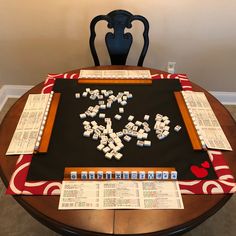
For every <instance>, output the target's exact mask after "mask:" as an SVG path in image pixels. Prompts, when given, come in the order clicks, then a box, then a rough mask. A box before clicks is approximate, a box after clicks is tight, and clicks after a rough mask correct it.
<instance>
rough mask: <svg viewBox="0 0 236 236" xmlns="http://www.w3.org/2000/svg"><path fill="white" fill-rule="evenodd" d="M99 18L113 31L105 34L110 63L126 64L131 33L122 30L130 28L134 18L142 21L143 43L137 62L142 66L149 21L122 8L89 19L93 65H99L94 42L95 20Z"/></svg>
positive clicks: (147, 41) (146, 45) (131, 40)
mask: <svg viewBox="0 0 236 236" xmlns="http://www.w3.org/2000/svg"><path fill="white" fill-rule="evenodd" d="M101 20H105V21H107V22H108V24H107V27H108V28H109V29H111V28H113V29H114V33H112V32H108V33H107V34H106V36H105V42H106V46H107V49H108V53H109V56H110V59H111V64H112V65H125V64H126V59H127V56H128V54H129V50H130V47H131V44H132V42H133V37H132V34H131V33H125V32H124V31H125V28H129V29H130V28H131V27H132V22H133V21H134V20H139V21H141V22H142V23H143V25H144V31H143V39H144V44H143V48H142V51H141V54H140V56H139V60H138V64H137V65H138V66H142V65H143V61H144V58H145V56H146V53H147V49H148V45H149V38H148V32H149V23H148V21H147V19H146V18H145V17H143V16H140V15H132V14H131V13H130V12H128V11H124V10H115V11H112V12H110V13H109V14H107V15H99V16H96V17H95V18H93V20H92V21H91V23H90V39H89V44H90V50H91V53H92V56H93V60H94V63H95V66H99V65H100V62H99V59H98V55H97V51H96V49H95V44H94V41H95V37H96V32H95V26H96V24H97V22H98V21H101Z"/></svg>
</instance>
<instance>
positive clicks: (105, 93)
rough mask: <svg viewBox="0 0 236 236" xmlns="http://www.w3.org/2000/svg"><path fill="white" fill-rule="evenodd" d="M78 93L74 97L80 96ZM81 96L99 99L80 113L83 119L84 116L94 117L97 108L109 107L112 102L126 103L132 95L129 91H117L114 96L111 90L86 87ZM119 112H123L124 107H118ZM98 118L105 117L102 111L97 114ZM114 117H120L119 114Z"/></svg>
mask: <svg viewBox="0 0 236 236" xmlns="http://www.w3.org/2000/svg"><path fill="white" fill-rule="evenodd" d="M80 96H81V95H80V93H76V94H75V97H76V98H80ZM82 97H89V99H91V100H99V101H98V104H97V105H96V106H94V107H92V106H90V107H89V108H88V109H87V110H86V111H85V112H84V113H82V114H80V118H81V119H84V118H86V117H95V116H96V115H97V114H98V113H99V110H105V109H106V108H111V106H112V104H113V103H114V102H117V103H119V104H120V105H121V106H125V105H127V102H128V99H130V98H132V97H133V95H132V93H130V92H129V91H124V92H119V93H118V94H117V95H116V96H115V95H114V94H113V91H112V90H105V89H103V90H101V91H100V90H98V89H95V90H91V89H90V88H86V91H84V92H83V93H82ZM119 113H124V108H123V107H120V109H119ZM99 118H105V114H104V113H100V114H99ZM116 119H117V120H119V119H121V115H119V114H117V116H116Z"/></svg>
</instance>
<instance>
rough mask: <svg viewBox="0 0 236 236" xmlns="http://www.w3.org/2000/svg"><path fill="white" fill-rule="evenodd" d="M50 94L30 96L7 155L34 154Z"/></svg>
mask: <svg viewBox="0 0 236 236" xmlns="http://www.w3.org/2000/svg"><path fill="white" fill-rule="evenodd" d="M49 98H50V94H30V95H29V96H28V99H27V102H26V104H25V107H24V110H23V112H22V114H21V117H20V120H19V122H18V124H17V127H16V130H15V132H14V135H13V137H12V140H11V143H10V145H9V147H8V150H7V152H6V154H7V155H17V154H32V153H33V152H34V150H35V146H36V142H37V139H38V134H39V132H40V129H41V128H42V123H43V118H44V116H45V110H46V107H47V105H48V102H49Z"/></svg>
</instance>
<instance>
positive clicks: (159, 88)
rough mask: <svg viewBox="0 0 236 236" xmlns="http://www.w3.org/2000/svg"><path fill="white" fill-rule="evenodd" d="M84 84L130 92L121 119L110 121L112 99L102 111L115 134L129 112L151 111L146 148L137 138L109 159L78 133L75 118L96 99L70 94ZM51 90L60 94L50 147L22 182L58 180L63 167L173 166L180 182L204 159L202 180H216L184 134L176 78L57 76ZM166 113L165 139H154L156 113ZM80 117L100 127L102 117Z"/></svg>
mask: <svg viewBox="0 0 236 236" xmlns="http://www.w3.org/2000/svg"><path fill="white" fill-rule="evenodd" d="M86 88H90V89H96V88H97V89H99V90H101V89H107V90H109V89H112V90H113V91H114V94H115V95H116V94H117V93H118V92H123V91H130V92H131V93H132V94H133V98H132V99H129V100H128V104H127V105H126V106H124V109H125V113H123V114H121V115H122V119H121V120H120V121H117V120H115V119H114V116H115V114H119V112H118V108H119V107H121V106H120V105H118V104H117V103H115V104H114V105H112V108H110V109H106V110H103V111H102V112H103V113H105V114H106V117H111V118H112V126H113V129H114V131H115V132H118V131H120V130H122V129H123V128H124V126H125V125H126V124H127V123H128V120H127V118H128V116H129V115H133V116H134V117H135V119H134V120H140V121H143V117H144V115H145V114H148V115H150V119H149V121H148V123H149V126H150V127H151V128H152V131H151V132H150V133H149V135H148V140H151V141H152V146H151V147H143V148H142V147H138V146H137V145H136V141H137V139H136V138H132V140H131V141H130V142H129V143H127V142H126V141H123V143H124V145H125V147H124V148H123V149H122V150H121V153H122V154H123V157H122V159H121V160H120V161H117V160H115V159H114V158H113V159H112V160H108V159H106V158H105V156H104V153H103V152H100V151H98V150H97V149H96V147H97V145H98V144H99V140H96V141H95V140H93V139H92V138H91V137H90V138H85V137H83V132H84V128H83V124H82V123H83V121H84V119H81V118H80V117H79V114H80V113H84V112H85V111H86V110H87V108H88V107H89V106H94V105H96V104H97V103H98V101H97V100H96V101H92V100H90V99H89V98H88V97H87V98H84V97H81V98H80V99H76V98H75V93H76V92H80V93H82V92H83V91H85V89H86ZM53 90H54V91H55V92H59V93H61V99H60V103H59V107H58V111H57V115H56V120H55V123H54V128H53V132H52V136H51V140H50V145H49V150H48V152H47V153H46V154H35V155H34V156H33V158H32V162H31V165H30V168H29V172H28V176H27V181H35V180H37V181H40V180H62V179H63V176H64V168H65V167H142V166H143V167H174V168H176V170H177V171H178V179H179V180H195V179H197V178H196V176H195V175H193V174H192V172H191V171H190V167H191V165H197V166H201V163H204V162H205V161H208V162H209V163H210V168H209V169H208V175H207V176H206V177H205V178H203V179H217V176H216V174H215V172H214V169H213V167H212V165H211V162H210V160H209V157H208V154H207V153H206V152H204V151H194V150H193V149H192V145H191V142H190V140H189V137H188V135H187V131H186V128H185V125H184V122H183V120H182V117H181V114H180V111H179V108H178V105H177V103H176V100H175V97H174V94H173V91H180V90H181V85H180V83H179V81H178V80H154V81H153V84H152V85H88V84H87V85H84V84H80V85H79V84H78V83H77V80H68V79H57V80H56V81H55V85H54V88H53ZM156 113H160V114H163V115H167V116H168V117H169V119H170V121H171V123H170V124H169V126H170V127H171V128H170V134H169V136H168V137H167V138H165V139H164V140H158V139H157V138H156V135H155V132H154V130H153V127H154V123H155V120H154V118H155V115H156ZM85 120H88V121H92V120H95V121H97V123H98V124H102V125H105V122H104V120H103V119H100V118H98V115H97V116H96V117H94V118H88V119H87V118H86V119H85ZM176 125H180V126H181V127H182V129H181V131H180V132H178V133H177V132H175V131H174V127H175V126H176Z"/></svg>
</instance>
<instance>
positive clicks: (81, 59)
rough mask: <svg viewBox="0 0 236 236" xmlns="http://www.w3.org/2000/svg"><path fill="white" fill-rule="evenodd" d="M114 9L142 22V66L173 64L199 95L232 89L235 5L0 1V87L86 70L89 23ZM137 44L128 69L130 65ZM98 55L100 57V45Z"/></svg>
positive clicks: (164, 0)
mask: <svg viewBox="0 0 236 236" xmlns="http://www.w3.org/2000/svg"><path fill="white" fill-rule="evenodd" d="M114 9H126V10H129V11H131V12H132V13H134V14H141V15H144V16H145V17H146V18H147V19H148V20H149V23H150V47H149V51H148V53H147V56H146V59H145V62H144V66H148V67H155V68H159V69H165V68H166V65H167V62H168V61H176V62H177V67H176V71H177V72H180V73H182V72H183V73H187V74H189V77H190V78H191V79H192V80H193V81H194V82H196V83H198V84H200V85H202V86H205V87H206V88H207V89H209V90H215V91H236V82H235V81H236V78H235V73H234V72H235V69H236V29H235V22H236V14H235V9H236V1H235V0H227V1H222V0H205V1H197V0H195V1H194V0H120V1H117V0H113V1H112V0H50V1H48V0H47V1H46V0H41V1H36V0H21V1H17V0H9V1H6V0H0V16H1V21H0V86H1V85H3V84H24V85H32V84H36V83H39V82H40V81H42V80H43V79H44V78H45V75H46V74H47V73H48V72H56V73H57V72H64V71H67V70H71V69H75V68H79V67H84V66H90V65H93V61H92V58H91V55H90V51H89V45H88V39H89V22H90V21H91V19H92V18H93V17H94V16H95V15H98V14H106V13H108V12H110V11H111V10H114ZM135 26H137V28H140V25H139V24H135ZM99 27H100V28H101V27H102V24H100V25H99ZM99 32H102V31H99ZM139 33H140V30H136V31H135V34H137V35H138V34H139ZM99 36H100V37H103V36H102V33H99ZM100 43H101V41H100V40H98V44H99V45H100ZM140 43H141V42H135V44H134V49H133V50H132V52H131V55H130V57H129V59H128V63H129V64H136V60H135V58H136V56H135V51H138V50H139V47H138V45H139V44H140ZM99 52H100V53H102V54H104V55H105V53H103V48H102V47H101V48H100V50H99ZM104 55H102V57H104ZM103 62H104V63H107V62H109V61H108V60H106V59H104V60H103Z"/></svg>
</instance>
